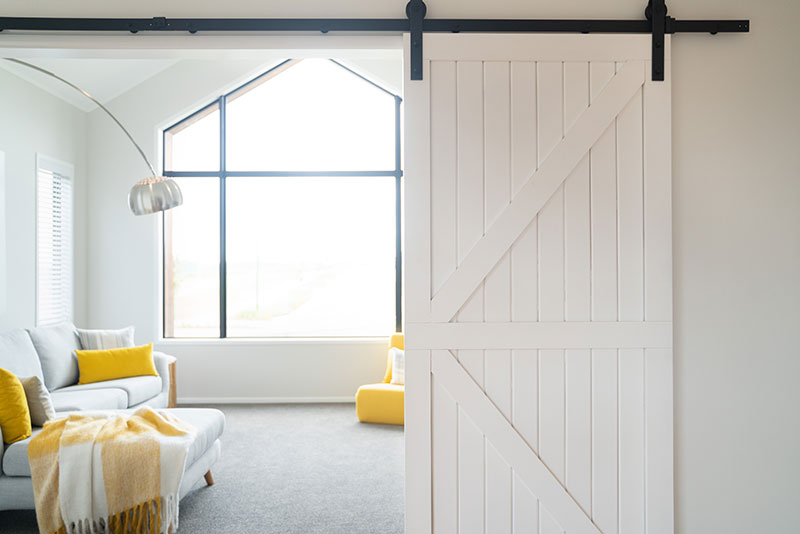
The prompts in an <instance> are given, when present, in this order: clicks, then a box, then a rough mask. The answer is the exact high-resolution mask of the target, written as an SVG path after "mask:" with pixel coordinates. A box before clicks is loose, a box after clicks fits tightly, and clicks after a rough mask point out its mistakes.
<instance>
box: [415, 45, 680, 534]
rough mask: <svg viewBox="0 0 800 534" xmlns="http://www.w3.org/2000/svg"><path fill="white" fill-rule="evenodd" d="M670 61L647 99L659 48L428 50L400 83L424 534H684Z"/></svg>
mask: <svg viewBox="0 0 800 534" xmlns="http://www.w3.org/2000/svg"><path fill="white" fill-rule="evenodd" d="M667 47H669V40H668V41H667ZM666 52H667V53H666V60H667V64H666V66H667V74H666V81H664V82H652V81H651V80H650V75H649V73H650V64H649V62H650V37H649V36H647V35H517V34H514V35H512V34H508V35H496V34H486V35H478V34H471V35H468V34H426V35H425V38H424V73H423V80H422V81H410V80H409V75H408V65H406V78H405V79H406V82H405V128H406V134H405V138H406V143H405V206H406V211H405V224H406V234H405V242H406V268H405V273H406V279H405V284H406V295H407V296H406V315H405V317H406V324H405V329H406V349H407V363H406V366H407V371H406V436H407V437H406V449H407V452H406V462H407V463H406V487H407V490H406V511H407V512H406V532H408V533H409V534H423V533H427V532H435V533H436V534H451V533H453V534H454V533H463V534H467V533H490V534H506V533H508V534H511V533H515V534H517V533H539V534H549V533H555V532H567V533H569V534H572V533H586V534H588V533H604V534H636V533H648V534H662V533H670V532H673V511H672V477H673V475H672V259H671V258H672V256H671V203H670V180H671V178H670V175H671V170H670V158H671V155H670V135H671V134H670V81H669V80H670V75H669V59H670V54H669V48H667V50H666ZM408 57H409V54H408V38H406V58H408ZM407 61H408V60H407Z"/></svg>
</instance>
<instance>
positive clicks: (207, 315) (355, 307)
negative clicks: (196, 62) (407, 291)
mask: <svg viewBox="0 0 800 534" xmlns="http://www.w3.org/2000/svg"><path fill="white" fill-rule="evenodd" d="M399 106H400V98H399V97H397V96H395V95H393V94H392V93H390V92H389V91H387V90H385V89H383V88H381V87H379V86H377V85H375V84H374V83H372V82H370V81H368V80H366V79H364V78H362V77H361V76H360V75H358V74H356V73H354V72H352V71H350V70H349V69H347V68H346V67H344V66H342V65H340V64H339V63H337V62H335V61H332V60H327V59H304V60H288V61H285V62H283V63H282V64H280V65H278V66H277V67H275V68H273V69H271V70H270V71H268V72H267V73H265V74H263V75H261V76H259V77H258V78H256V79H254V80H252V81H251V82H249V83H247V84H245V85H244V86H242V87H240V88H238V89H236V90H234V91H233V92H231V93H228V94H226V95H222V96H221V97H219V98H218V99H216V100H215V101H214V102H212V103H211V104H209V105H208V106H207V107H205V108H204V109H202V110H200V111H198V112H197V113H195V114H193V115H192V116H190V117H187V118H185V119H184V120H182V121H181V122H179V123H178V124H176V125H174V126H172V127H170V128H168V129H167V130H165V132H164V170H165V175H167V176H172V177H174V178H175V179H176V180H177V181H178V183H179V184H180V186H181V189H182V191H183V195H184V204H183V205H182V206H180V207H178V208H176V209H173V210H170V211H168V212H165V217H164V336H165V337H178V338H197V337H200V338H217V337H321V336H326V337H328V336H332V337H336V336H385V335H388V334H389V333H391V332H393V331H394V329H395V328H396V326H397V325H398V324H399V321H400V316H399V313H400V311H399V306H398V302H399V298H400V287H399V283H398V280H399V276H400V272H399V235H398V224H399V221H398V217H399V198H398V196H397V195H398V194H399V181H400V176H401V171H400V168H399V167H400V161H399V142H400V140H399V123H398V121H399Z"/></svg>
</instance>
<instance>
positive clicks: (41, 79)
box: [0, 58, 180, 112]
mask: <svg viewBox="0 0 800 534" xmlns="http://www.w3.org/2000/svg"><path fill="white" fill-rule="evenodd" d="M24 61H27V62H28V63H32V64H34V65H36V66H39V67H42V68H44V69H47V70H49V71H52V72H54V73H55V74H58V75H59V76H61V77H62V78H64V79H65V80H68V81H70V82H72V83H74V84H75V85H77V86H78V87H80V88H81V89H83V90H84V91H86V92H88V93H89V94H91V95H92V96H93V97H95V98H96V99H97V100H99V101H100V102H102V103H103V104H105V103H107V102H109V101H110V100H113V99H114V98H116V97H118V96H119V95H121V94H123V93H125V92H126V91H129V90H130V89H132V88H133V87H135V86H137V85H139V84H140V83H142V82H143V81H145V80H146V79H148V78H150V77H152V76H154V75H156V74H158V73H159V72H161V71H162V70H164V69H166V68H168V67H170V66H172V65H174V64H175V63H177V62H178V61H180V60H179V59H96V58H94V59H83V58H81V59H73V58H36V59H25V60H24ZM0 67H2V68H3V69H6V70H8V71H10V72H13V73H14V74H16V75H17V76H19V77H21V78H23V79H25V80H27V81H29V82H30V83H32V84H34V85H36V86H37V87H39V88H41V89H44V90H45V91H47V92H49V93H52V94H53V95H55V96H57V97H59V98H61V99H63V100H65V101H67V102H69V103H70V104H72V105H73V106H75V107H77V108H78V109H81V110H83V111H86V112H88V111H92V110H93V109H95V108H96V107H97V106H96V105H95V104H94V103H93V102H92V101H91V100H89V99H88V98H86V97H85V96H83V95H82V94H80V93H78V92H77V91H75V90H74V89H72V88H71V87H68V86H66V85H64V84H63V83H61V82H60V81H58V80H54V79H52V78H50V77H48V76H45V75H44V74H42V73H40V72H36V71H34V70H32V69H29V68H27V67H24V66H22V65H16V64H14V63H11V62H8V61H0Z"/></svg>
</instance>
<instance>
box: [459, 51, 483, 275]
mask: <svg viewBox="0 0 800 534" xmlns="http://www.w3.org/2000/svg"><path fill="white" fill-rule="evenodd" d="M456 68H457V82H456V85H457V95H456V108H457V113H458V118H457V121H458V130H457V131H458V140H457V147H458V188H457V189H458V209H457V211H458V262H459V263H461V261H463V260H464V257H465V256H466V255H467V253H468V252H469V251H470V249H472V247H473V246H474V245H475V243H477V242H478V240H479V239H480V238H481V236H482V235H483V218H484V210H483V64H482V63H481V62H480V61H460V62H458V64H457V67H456Z"/></svg>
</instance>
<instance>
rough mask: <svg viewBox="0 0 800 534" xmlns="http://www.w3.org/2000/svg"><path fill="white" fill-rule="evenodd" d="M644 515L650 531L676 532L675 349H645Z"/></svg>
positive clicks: (665, 533)
mask: <svg viewBox="0 0 800 534" xmlns="http://www.w3.org/2000/svg"><path fill="white" fill-rule="evenodd" d="M644 404H645V407H646V412H645V419H646V421H647V424H646V427H647V429H646V434H645V451H646V457H645V471H646V473H647V480H646V484H647V486H646V488H645V498H646V501H645V507H646V512H645V517H646V518H647V524H646V525H645V526H646V529H647V533H648V534H673V533H674V532H675V529H674V520H673V502H672V495H673V493H672V492H673V486H672V438H673V436H672V415H673V414H672V350H671V349H646V351H645V402H644Z"/></svg>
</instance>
